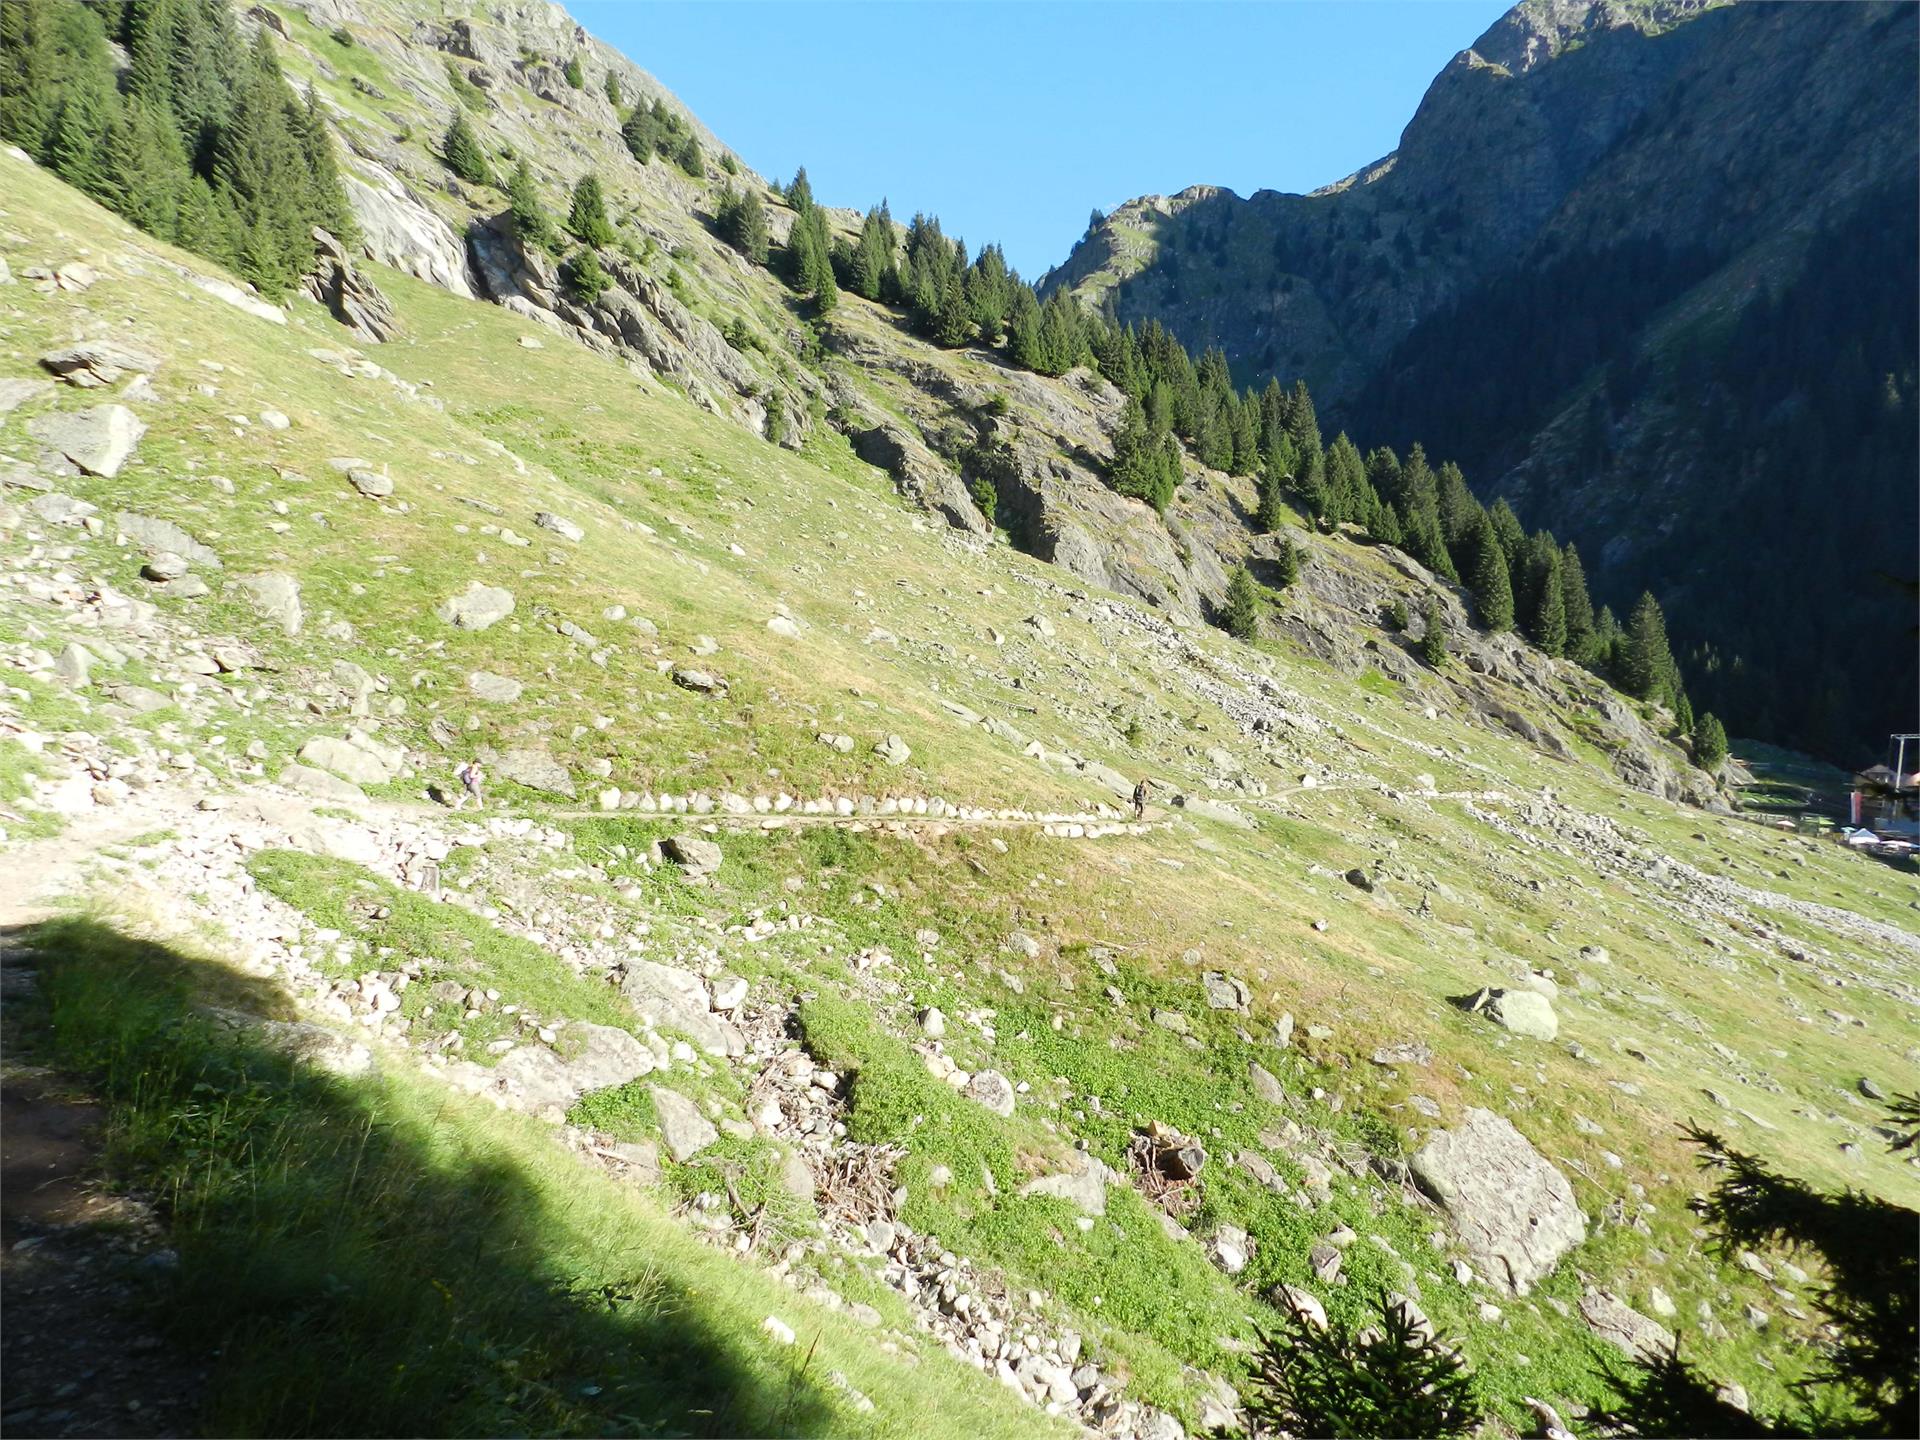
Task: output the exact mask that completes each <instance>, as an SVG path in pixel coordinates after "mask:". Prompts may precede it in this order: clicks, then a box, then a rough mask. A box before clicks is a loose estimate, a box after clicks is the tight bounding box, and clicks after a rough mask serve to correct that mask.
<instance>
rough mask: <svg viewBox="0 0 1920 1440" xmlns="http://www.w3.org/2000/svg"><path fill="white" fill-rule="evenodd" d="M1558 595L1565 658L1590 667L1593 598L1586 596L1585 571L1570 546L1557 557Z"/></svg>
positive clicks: (1576, 553) (1578, 556)
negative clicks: (1563, 621) (1564, 627)
mask: <svg viewBox="0 0 1920 1440" xmlns="http://www.w3.org/2000/svg"><path fill="white" fill-rule="evenodd" d="M1560 594H1561V608H1562V610H1563V611H1564V612H1565V615H1566V621H1567V646H1566V653H1567V656H1568V658H1569V659H1571V660H1573V661H1575V662H1577V663H1578V664H1581V665H1585V666H1588V667H1591V666H1592V665H1593V663H1594V655H1593V651H1594V639H1593V624H1594V621H1593V597H1592V596H1591V595H1589V594H1588V593H1587V572H1586V569H1585V567H1583V566H1582V565H1581V563H1580V552H1579V551H1578V550H1576V549H1574V548H1573V546H1572V545H1571V544H1569V545H1568V546H1567V548H1566V549H1565V550H1564V551H1562V552H1561V556H1560Z"/></svg>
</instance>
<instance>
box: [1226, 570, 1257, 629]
mask: <svg viewBox="0 0 1920 1440" xmlns="http://www.w3.org/2000/svg"><path fill="white" fill-rule="evenodd" d="M1220 623H1221V627H1222V628H1223V629H1225V630H1226V632H1227V633H1228V634H1229V635H1231V636H1233V637H1234V638H1235V639H1236V640H1251V639H1253V638H1254V637H1255V636H1257V635H1258V634H1259V633H1260V587H1259V586H1258V585H1257V584H1255V583H1254V579H1253V572H1252V571H1250V570H1249V569H1247V567H1246V566H1245V565H1236V566H1234V568H1233V574H1232V575H1231V576H1229V577H1228V579H1227V603H1226V607H1225V608H1224V609H1223V610H1222V611H1221V615H1220Z"/></svg>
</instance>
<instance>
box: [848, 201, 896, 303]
mask: <svg viewBox="0 0 1920 1440" xmlns="http://www.w3.org/2000/svg"><path fill="white" fill-rule="evenodd" d="M893 249H894V238H893V217H892V216H891V215H889V214H888V213H887V202H886V201H884V200H882V201H881V202H880V203H879V204H878V205H876V206H874V207H873V208H872V209H871V210H869V211H867V214H866V218H865V219H864V220H862V221H861V222H860V238H859V239H858V240H857V241H856V242H855V243H854V247H853V259H852V262H851V264H850V265H849V266H848V272H849V273H848V288H850V289H852V290H853V291H854V292H855V293H856V294H859V295H863V296H865V297H866V298H867V299H869V300H878V299H880V298H881V297H882V291H881V287H882V285H883V284H884V283H885V280H886V276H887V272H888V270H889V269H891V268H892V265H893Z"/></svg>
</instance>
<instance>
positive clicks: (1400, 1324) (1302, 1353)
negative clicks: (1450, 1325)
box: [1246, 1290, 1485, 1440]
mask: <svg viewBox="0 0 1920 1440" xmlns="http://www.w3.org/2000/svg"><path fill="white" fill-rule="evenodd" d="M1246 1406H1247V1411H1248V1413H1249V1414H1250V1415H1252V1416H1253V1417H1255V1418H1256V1419H1257V1420H1258V1421H1259V1422H1261V1423H1260V1425H1259V1426H1258V1427H1257V1428H1258V1429H1259V1430H1260V1432H1261V1433H1284V1434H1289V1435H1393V1436H1401V1437H1406V1440H1447V1437H1454V1436H1466V1435H1471V1434H1473V1433H1474V1432H1475V1431H1476V1430H1477V1429H1478V1428H1479V1426H1480V1424H1481V1421H1482V1419H1483V1418H1484V1413H1485V1412H1484V1411H1483V1409H1482V1406H1481V1400H1480V1392H1479V1386H1478V1385H1477V1383H1476V1382H1475V1380H1474V1379H1473V1377H1472V1376H1471V1375H1470V1374H1469V1373H1468V1371H1467V1367H1466V1362H1465V1361H1464V1360H1462V1359H1461V1358H1460V1355H1459V1353H1458V1352H1457V1350H1455V1349H1454V1348H1452V1347H1450V1346H1448V1345H1446V1344H1443V1343H1442V1342H1441V1340H1440V1339H1439V1337H1438V1336H1436V1335H1434V1334H1433V1332H1432V1331H1431V1329H1430V1328H1429V1327H1427V1326H1425V1325H1424V1324H1421V1323H1418V1322H1416V1321H1415V1320H1414V1319H1413V1317H1412V1316H1411V1315H1410V1314H1409V1313H1408V1310H1407V1306H1406V1304H1405V1302H1399V1301H1394V1300H1392V1299H1390V1298H1389V1297H1388V1295H1387V1294H1386V1292H1385V1291H1384V1290H1382V1291H1381V1294H1380V1299H1379V1302H1378V1316H1377V1318H1376V1319H1375V1320H1374V1322H1373V1323H1370V1324H1368V1325H1366V1326H1364V1327H1356V1326H1354V1325H1352V1324H1350V1323H1349V1322H1347V1321H1345V1320H1334V1321H1331V1322H1328V1321H1326V1320H1325V1319H1324V1318H1323V1317H1318V1316H1310V1315H1308V1314H1307V1313H1306V1311H1305V1310H1303V1309H1302V1308H1301V1307H1300V1306H1298V1305H1296V1304H1294V1303H1292V1301H1291V1300H1289V1302H1288V1310H1287V1317H1286V1320H1285V1321H1284V1323H1283V1325H1282V1328H1281V1329H1280V1330H1279V1331H1278V1332H1277V1333H1275V1334H1272V1335H1266V1336H1262V1337H1261V1342H1260V1346H1259V1348H1258V1350H1257V1351H1256V1352H1255V1357H1254V1370H1253V1382H1252V1385H1251V1386H1250V1388H1249V1393H1248V1395H1247V1396H1246Z"/></svg>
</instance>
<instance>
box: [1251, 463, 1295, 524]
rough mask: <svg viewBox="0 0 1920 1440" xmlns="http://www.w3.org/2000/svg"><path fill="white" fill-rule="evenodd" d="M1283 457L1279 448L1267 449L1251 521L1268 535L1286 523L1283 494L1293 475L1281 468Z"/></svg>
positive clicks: (1291, 481)
mask: <svg viewBox="0 0 1920 1440" xmlns="http://www.w3.org/2000/svg"><path fill="white" fill-rule="evenodd" d="M1285 458H1286V457H1285V455H1284V454H1283V453H1282V452H1281V451H1280V450H1279V449H1277V448H1276V449H1273V450H1269V451H1268V452H1267V458H1266V465H1265V468H1264V470H1263V471H1262V472H1261V475H1260V506H1259V508H1258V509H1257V510H1256V511H1255V512H1254V517H1253V523H1254V524H1256V525H1258V526H1259V527H1260V528H1261V529H1262V530H1264V531H1265V532H1266V533H1267V534H1269V535H1271V534H1273V533H1274V532H1275V531H1276V530H1278V529H1280V527H1281V526H1283V525H1285V524H1286V523H1287V509H1286V499H1285V495H1286V489H1287V487H1288V486H1289V485H1291V484H1292V483H1293V476H1292V475H1291V474H1289V473H1288V472H1287V471H1286V470H1284V469H1282V468H1281V467H1282V465H1283V464H1284V463H1285Z"/></svg>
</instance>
